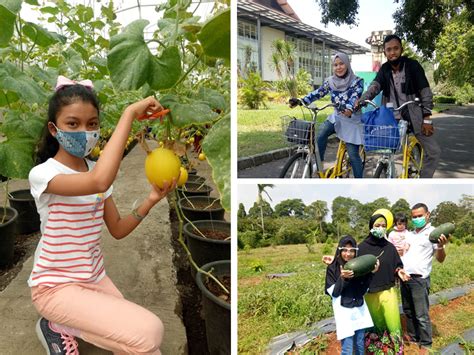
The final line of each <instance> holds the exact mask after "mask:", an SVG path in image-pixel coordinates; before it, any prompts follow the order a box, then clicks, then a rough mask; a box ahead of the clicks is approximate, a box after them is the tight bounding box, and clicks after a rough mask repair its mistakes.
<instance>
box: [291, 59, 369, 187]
mask: <svg viewBox="0 0 474 355" xmlns="http://www.w3.org/2000/svg"><path fill="white" fill-rule="evenodd" d="M332 64H333V69H334V75H333V76H330V77H329V78H327V79H326V80H325V81H324V83H323V85H322V86H321V87H319V88H318V89H316V90H315V91H313V92H311V93H309V94H308V95H306V96H305V97H304V98H302V99H301V101H303V102H304V103H305V104H306V105H309V104H310V103H311V102H313V101H316V100H319V99H321V98H323V97H324V96H326V95H327V94H328V93H331V102H332V103H333V104H336V105H337V106H338V107H337V108H335V109H334V113H332V114H331V115H329V116H328V118H327V120H326V121H325V122H324V123H323V124H322V125H321V127H320V130H319V135H318V149H319V154H320V157H321V160H324V153H325V152H326V146H327V142H328V138H329V136H330V135H332V134H334V133H336V134H337V136H338V137H339V138H340V139H341V140H343V141H344V142H346V147H347V152H348V154H349V159H350V161H351V166H352V171H353V174H354V177H356V178H361V177H362V175H363V170H364V167H363V165H362V159H361V157H360V155H359V146H360V145H361V144H362V143H363V131H362V129H363V126H362V123H361V121H360V115H359V114H358V115H355V114H354V107H355V103H356V101H357V100H358V99H359V98H360V96H361V95H362V92H363V90H364V80H363V79H361V78H359V77H357V76H356V75H355V74H354V72H353V71H352V68H351V63H350V60H349V57H348V55H347V54H345V53H342V52H339V53H336V54H335V55H334V57H333V59H332ZM298 104H301V102H300V99H295V98H292V99H290V107H295V106H296V105H298Z"/></svg>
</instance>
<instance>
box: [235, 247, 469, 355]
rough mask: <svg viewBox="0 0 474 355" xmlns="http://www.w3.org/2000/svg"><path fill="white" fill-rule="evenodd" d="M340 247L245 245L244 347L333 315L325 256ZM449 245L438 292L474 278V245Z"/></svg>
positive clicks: (436, 275) (438, 268)
mask: <svg viewBox="0 0 474 355" xmlns="http://www.w3.org/2000/svg"><path fill="white" fill-rule="evenodd" d="M335 247H336V245H333V246H330V245H326V244H319V245H317V246H316V247H315V248H314V253H309V251H308V248H307V247H306V246H305V245H287V246H277V247H268V248H259V249H252V250H249V251H239V253H238V271H239V274H238V300H239V301H238V314H239V317H238V329H239V330H238V334H239V340H238V341H239V344H238V349H239V353H243V354H244V353H245V354H256V353H264V352H265V349H266V347H267V346H268V343H269V342H270V340H271V339H272V338H273V337H275V336H277V335H281V334H283V333H286V332H291V331H297V330H302V329H305V328H306V327H308V326H310V325H311V324H313V323H315V322H317V321H318V320H321V319H324V318H327V317H331V316H332V307H331V302H330V298H329V296H327V295H325V294H324V290H323V288H324V279H325V272H326V268H325V266H324V264H322V262H321V261H320V260H321V256H322V255H323V254H333V253H334V248H335ZM446 248H447V251H446V253H447V258H446V260H445V262H444V263H443V264H440V263H438V262H433V271H432V273H431V292H432V293H435V292H438V291H440V290H442V289H447V288H450V287H454V286H458V285H462V284H466V283H469V282H472V281H473V280H474V269H473V268H466V265H471V262H472V260H471V259H472V255H473V254H474V245H461V246H456V245H454V244H449V245H448V246H447V247H446ZM258 270H261V271H258ZM289 272H296V273H297V274H296V275H294V276H290V277H286V278H275V279H268V278H267V277H266V275H268V274H271V273H289ZM453 317H454V315H453ZM456 318H457V319H458V320H459V323H458V324H457V328H458V329H465V330H466V329H467V327H468V326H469V325H468V323H467V322H466V321H465V320H463V319H464V318H463V317H462V312H460V313H459V314H457V315H456ZM456 322H458V321H456ZM470 324H471V325H470V326H471V327H472V323H470ZM451 339H452V336H451V337H450V338H444V339H436V340H435V344H436V345H437V347H441V346H444V345H447V344H448V343H449V340H451Z"/></svg>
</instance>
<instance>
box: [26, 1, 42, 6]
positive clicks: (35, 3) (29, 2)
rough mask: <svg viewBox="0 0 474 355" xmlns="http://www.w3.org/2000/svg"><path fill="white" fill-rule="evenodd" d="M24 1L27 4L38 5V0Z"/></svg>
mask: <svg viewBox="0 0 474 355" xmlns="http://www.w3.org/2000/svg"><path fill="white" fill-rule="evenodd" d="M25 2H26V3H27V4H29V5H33V6H40V4H39V2H38V0H25Z"/></svg>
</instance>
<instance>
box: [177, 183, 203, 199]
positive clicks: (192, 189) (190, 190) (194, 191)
mask: <svg viewBox="0 0 474 355" xmlns="http://www.w3.org/2000/svg"><path fill="white" fill-rule="evenodd" d="M177 190H178V195H179V197H183V196H184V195H186V196H188V197H189V196H209V194H210V193H211V191H212V187H210V186H208V185H205V184H202V183H197V182H187V183H185V184H184V186H182V187H178V189H177Z"/></svg>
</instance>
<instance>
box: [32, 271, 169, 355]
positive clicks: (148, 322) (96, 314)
mask: <svg viewBox="0 0 474 355" xmlns="http://www.w3.org/2000/svg"><path fill="white" fill-rule="evenodd" d="M31 298H32V300H33V304H34V306H35V307H36V309H37V311H38V312H39V313H40V314H41V315H42V316H43V317H44V318H46V319H48V320H49V321H51V322H54V323H58V324H61V325H65V326H67V327H70V328H75V329H77V330H79V331H80V332H81V336H80V337H81V338H82V339H83V340H85V341H86V342H88V343H91V344H94V345H96V346H98V347H100V348H103V349H106V350H110V351H113V352H114V354H123V353H125V354H153V355H155V354H161V353H160V349H159V347H160V344H161V341H162V339H163V331H164V328H163V323H162V322H161V320H160V319H159V318H158V317H157V316H156V315H154V314H153V313H151V312H150V311H148V310H146V309H145V308H143V307H141V306H139V305H137V304H135V303H132V302H130V301H127V300H126V299H125V298H124V297H123V295H122V294H121V293H120V291H119V290H118V289H117V288H116V287H115V285H114V284H113V283H112V281H111V280H110V278H109V277H108V276H105V277H104V278H103V279H102V280H101V281H99V282H98V283H69V284H63V285H58V286H56V287H47V286H41V285H40V286H36V287H32V288H31Z"/></svg>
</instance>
